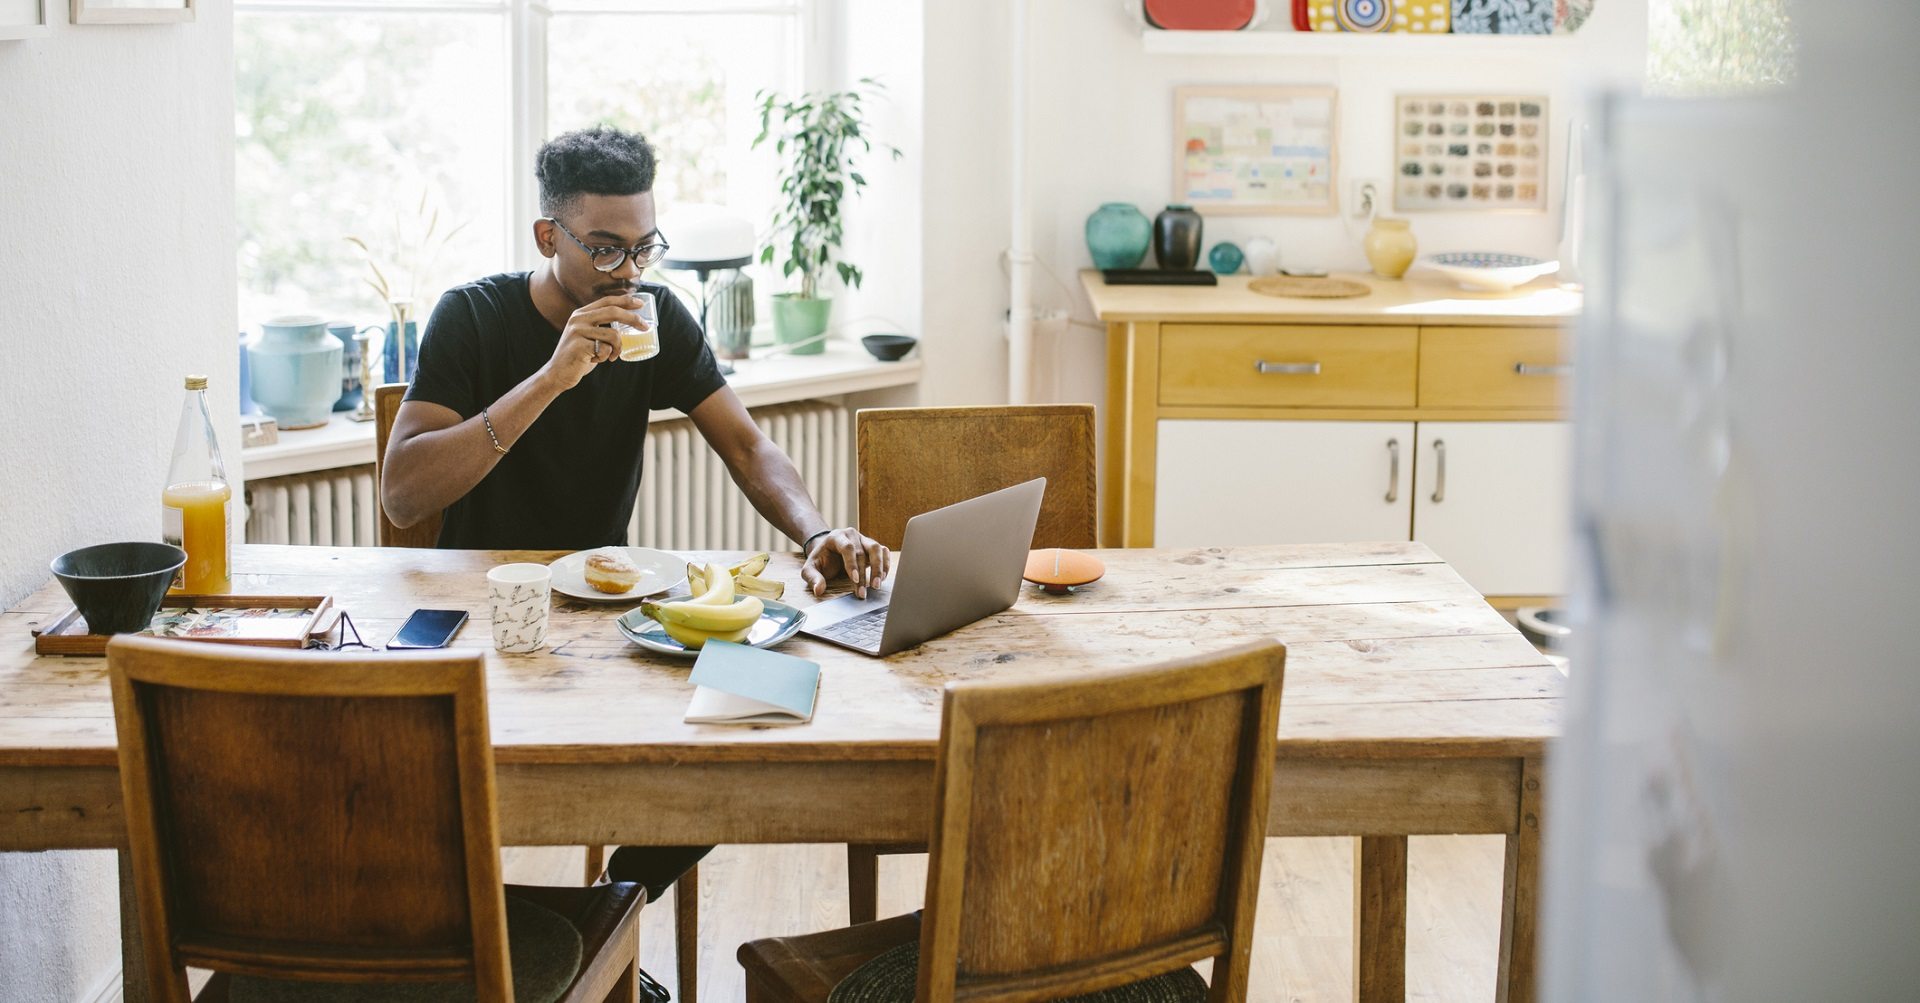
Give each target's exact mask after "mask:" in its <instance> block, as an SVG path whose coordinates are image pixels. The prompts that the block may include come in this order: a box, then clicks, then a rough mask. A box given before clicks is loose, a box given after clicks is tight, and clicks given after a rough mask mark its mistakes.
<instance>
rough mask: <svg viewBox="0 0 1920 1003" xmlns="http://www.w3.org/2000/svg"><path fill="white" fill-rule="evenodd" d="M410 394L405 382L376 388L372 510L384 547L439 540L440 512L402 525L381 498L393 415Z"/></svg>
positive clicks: (425, 543) (379, 538) (374, 393)
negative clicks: (403, 526)
mask: <svg viewBox="0 0 1920 1003" xmlns="http://www.w3.org/2000/svg"><path fill="white" fill-rule="evenodd" d="M406 396H407V385H406V384H405V383H383V384H381V385H380V386H377V387H374V388H373V511H374V513H375V517H376V519H377V522H376V525H377V527H378V529H379V533H380V535H379V537H378V542H379V544H380V545H381V546H382V547H433V546H436V545H437V544H438V543H439V542H440V513H438V512H435V513H434V514H432V515H430V516H428V517H426V518H425V519H422V520H420V521H419V522H417V523H415V524H413V525H411V526H408V527H407V528H405V529H401V528H400V527H398V526H395V525H394V524H393V522H392V521H391V520H389V519H388V518H387V508H386V506H385V505H383V504H381V501H380V483H381V478H382V477H383V476H384V475H385V472H386V469H387V437H388V436H389V435H391V434H392V433H393V419H394V417H395V416H397V415H398V414H399V413H400V403H401V401H403V400H405V399H406Z"/></svg>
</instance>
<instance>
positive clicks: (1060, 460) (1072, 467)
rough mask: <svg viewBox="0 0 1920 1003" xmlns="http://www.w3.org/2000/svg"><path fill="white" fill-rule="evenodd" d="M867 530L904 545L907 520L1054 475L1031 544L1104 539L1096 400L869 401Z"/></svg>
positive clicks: (863, 454) (864, 468)
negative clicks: (1012, 403) (1001, 403)
mask: <svg viewBox="0 0 1920 1003" xmlns="http://www.w3.org/2000/svg"><path fill="white" fill-rule="evenodd" d="M854 440H855V443H856V448H857V449H858V452H859V457H858V459H859V468H860V531H861V532H863V533H865V534H867V535H868V536H871V537H873V538H874V539H875V540H878V541H880V542H881V543H883V544H886V545H887V546H889V547H893V548H896V549H897V548H899V546H900V541H901V539H902V538H903V537H905V536H906V533H907V520H908V519H911V518H913V517H914V516H916V515H919V514H920V513H922V512H931V511H932V510H934V509H937V508H941V507H943V506H946V505H952V504H953V503H954V502H961V501H966V500H967V499H969V498H973V497H975V496H977V495H983V494H986V493H987V492H989V491H998V490H1000V489H1001V488H1004V487H1008V486H1010V485H1014V484H1019V483H1021V482H1022V481H1030V480H1032V479H1034V478H1035V477H1045V478H1046V479H1047V494H1046V498H1045V499H1044V500H1043V501H1042V502H1041V503H1040V522H1039V524H1038V525H1037V526H1035V527H1034V530H1033V546H1034V547H1036V548H1040V547H1078V548H1089V547H1096V546H1099V539H1098V535H1097V533H1098V507H1097V506H1098V500H1097V499H1096V497H1095V487H1094V445H1093V405H1091V404H1040V405H1034V406H1031V407H907V408H868V409H865V410H862V411H860V412H858V413H857V414H855V415H854Z"/></svg>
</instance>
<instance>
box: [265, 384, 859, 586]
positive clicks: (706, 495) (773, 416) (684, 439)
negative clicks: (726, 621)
mask: <svg viewBox="0 0 1920 1003" xmlns="http://www.w3.org/2000/svg"><path fill="white" fill-rule="evenodd" d="M749 413H750V414H751V415H752V416H753V420H754V423H755V424H757V425H759V426H760V429H761V431H763V432H765V433H766V434H767V437H768V438H770V439H772V440H773V441H774V443H775V444H776V445H778V446H779V447H780V448H781V449H783V450H785V451H786V453H787V455H788V456H789V457H792V458H793V464H794V466H795V467H797V468H799V470H800V477H801V479H802V480H803V481H805V482H806V485H807V488H808V490H810V491H812V492H813V498H814V502H815V504H817V505H819V506H820V512H821V514H822V515H824V516H826V518H827V521H828V522H829V523H831V524H833V525H836V526H844V525H847V524H848V523H849V521H850V516H851V515H852V512H853V502H852V481H853V430H852V427H851V422H850V420H849V414H848V412H847V409H846V408H844V407H842V406H840V405H838V404H833V403H827V402H822V401H805V402H801V403H796V404H777V405H773V406H770V407H763V408H755V409H753V410H752V411H750V412H749ZM643 450H644V462H645V464H646V467H645V471H644V473H643V475H642V477H641V480H640V496H639V498H638V499H637V501H636V502H635V504H634V511H633V518H632V520H631V522H630V523H629V525H628V528H627V542H629V543H631V544H633V545H635V546H640V547H658V548H660V549H662V550H784V549H789V548H791V547H792V546H793V543H792V542H791V541H789V540H788V539H787V537H786V535H785V534H783V533H781V532H779V531H778V530H776V529H774V528H773V526H772V525H770V524H768V523H767V521H766V520H764V519H762V518H760V514H759V513H758V512H755V511H754V509H753V506H752V505H751V504H749V503H748V502H747V497H746V495H745V494H743V493H742V492H741V491H740V489H739V488H737V487H735V486H734V484H733V480H732V478H731V477H729V476H728V474H727V467H726V464H724V463H721V462H720V458H719V457H718V456H716V455H714V453H713V450H711V449H709V448H707V443H706V440H705V439H702V438H701V437H700V433H699V431H697V430H696V429H695V428H694V427H693V422H692V421H690V420H688V419H685V418H676V419H673V420H671V421H659V422H654V423H653V424H652V425H650V426H649V427H648V429H647V438H646V445H645V446H644V447H643ZM246 494H247V534H246V537H247V542H248V543H292V544H300V545H306V546H319V547H329V546H332V547H371V546H375V545H376V540H375V530H374V512H373V465H372V464H367V465H365V466H359V467H343V468H340V469H336V470H319V471H314V472H313V473H308V474H291V475H288V476H286V477H272V478H266V479H263V480H257V481H248V482H247V492H246Z"/></svg>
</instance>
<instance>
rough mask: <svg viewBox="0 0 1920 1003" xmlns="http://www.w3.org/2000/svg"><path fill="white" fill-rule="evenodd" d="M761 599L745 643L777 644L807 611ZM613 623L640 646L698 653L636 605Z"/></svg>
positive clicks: (688, 654) (789, 634)
mask: <svg viewBox="0 0 1920 1003" xmlns="http://www.w3.org/2000/svg"><path fill="white" fill-rule="evenodd" d="M761 602H762V603H765V604H766V608H767V611H766V612H765V613H762V614H760V621H759V622H758V623H756V624H754V625H753V629H752V630H750V631H748V632H747V643H748V644H750V645H752V646H754V647H756V648H771V647H773V646H774V645H776V644H779V643H780V642H782V641H784V640H786V639H787V638H789V637H792V636H793V635H794V634H795V633H796V632H797V631H799V629H800V625H801V624H802V623H804V622H806V619H807V615H806V614H805V613H803V612H801V611H800V610H799V608H798V607H794V606H789V605H787V604H786V603H783V602H775V601H774V600H772V599H762V600H761ZM614 623H616V624H618V625H619V627H620V634H621V636H623V637H625V638H626V639H627V640H629V641H632V642H633V643H635V644H637V645H639V646H641V647H642V648H651V649H653V650H654V651H658V652H660V653H662V654H667V655H679V656H680V657H682V658H693V657H695V656H697V655H699V654H700V652H698V651H695V650H693V649H691V648H688V647H687V646H686V645H683V644H681V643H680V642H679V641H676V640H674V639H673V638H671V637H668V636H667V632H666V631H665V630H664V629H662V628H661V626H660V625H659V624H658V623H655V622H654V620H653V618H652V617H649V616H647V615H646V614H645V613H642V612H640V611H639V610H638V609H630V610H628V611H626V612H625V613H622V614H620V619H618V620H615V621H614Z"/></svg>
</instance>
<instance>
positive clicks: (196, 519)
mask: <svg viewBox="0 0 1920 1003" xmlns="http://www.w3.org/2000/svg"><path fill="white" fill-rule="evenodd" d="M186 386H187V400H186V404H185V405H184V406H183V407H182V408H181V409H180V427H179V431H178V432H177V433H176V434H175V436H174V444H173V463H172V465H171V466H169V468H168V470H167V485H166V487H165V488H164V489H163V490H162V491H161V492H160V527H161V528H160V538H161V539H163V540H165V541H166V542H168V543H171V544H173V545H174V546H176V547H179V548H180V549H182V550H184V551H186V552H187V563H186V564H184V565H182V566H181V568H180V570H179V571H178V572H177V573H175V575H174V579H173V586H172V587H171V588H170V589H169V590H168V591H170V592H188V593H192V594H194V595H225V594H227V593H230V592H232V591H233V575H232V572H231V569H230V567H229V558H230V557H231V556H232V554H231V545H232V543H233V536H232V526H231V524H230V523H229V522H228V521H227V502H228V500H229V499H231V498H232V497H233V488H232V487H231V486H229V485H228V483H227V470H226V465H225V464H223V463H221V462H220V441H219V439H218V438H217V437H215V435H214V434H213V419H212V417H211V415H210V414H209V413H208V410H207V378H206V377H205V376H198V375H195V376H189V377H187V382H186Z"/></svg>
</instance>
